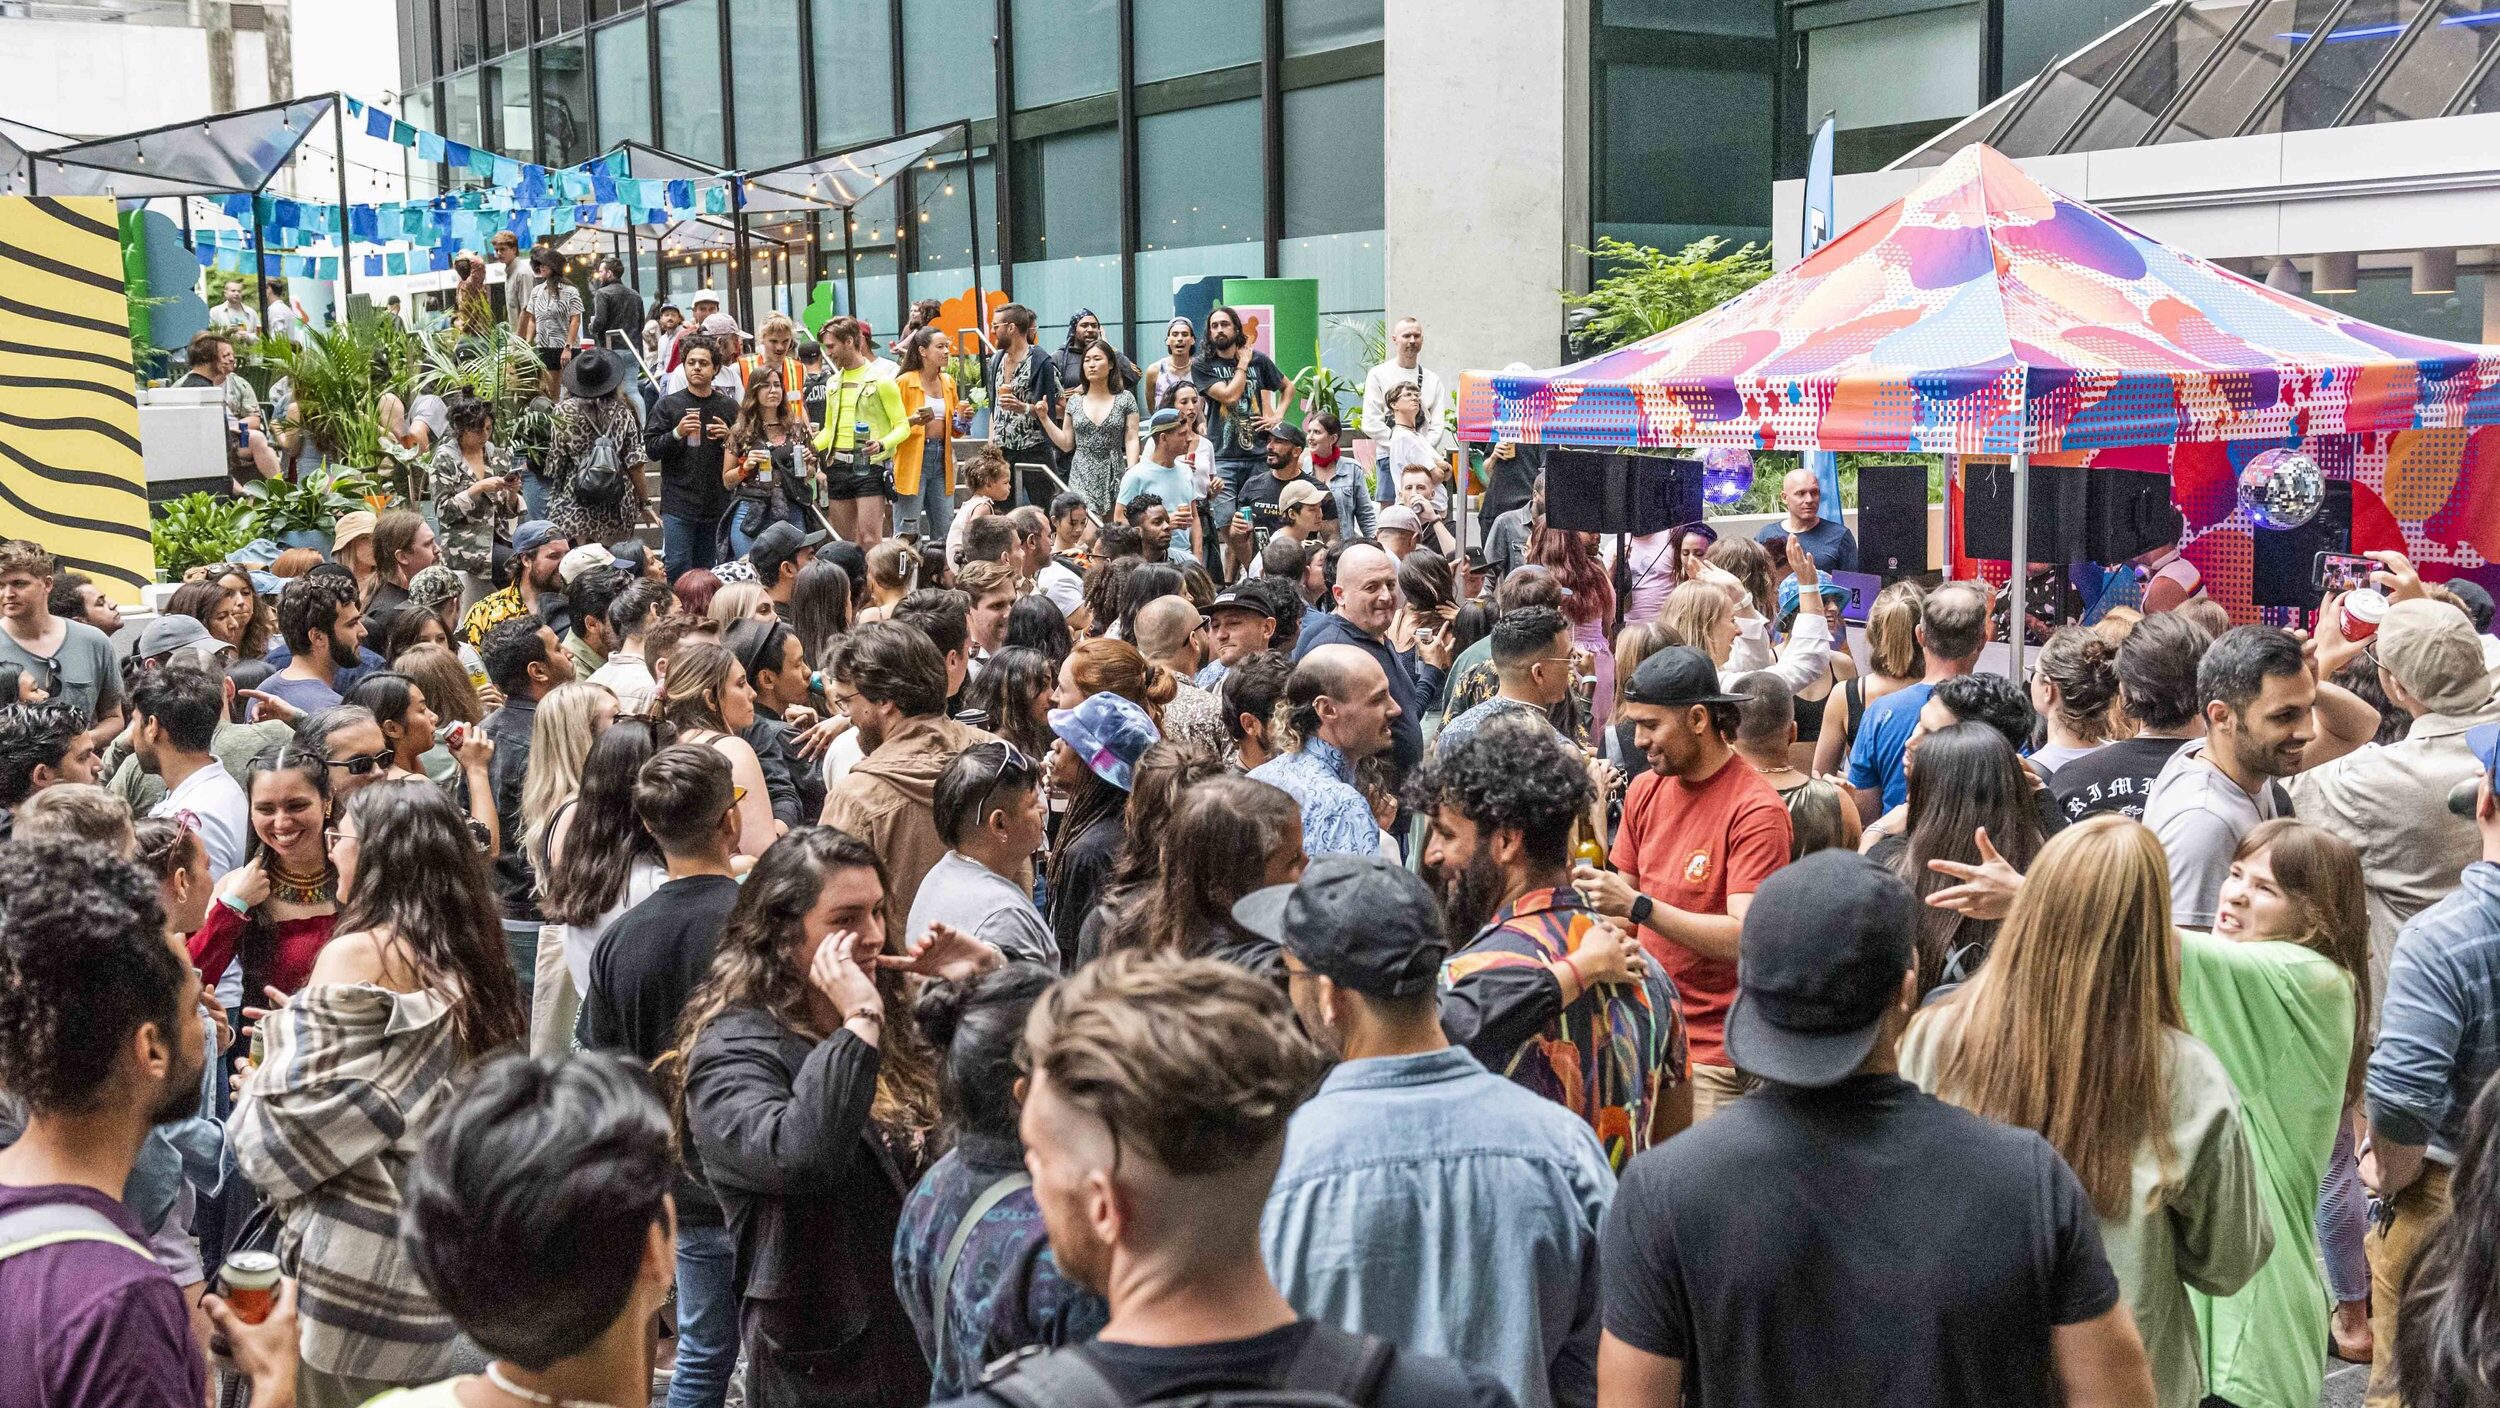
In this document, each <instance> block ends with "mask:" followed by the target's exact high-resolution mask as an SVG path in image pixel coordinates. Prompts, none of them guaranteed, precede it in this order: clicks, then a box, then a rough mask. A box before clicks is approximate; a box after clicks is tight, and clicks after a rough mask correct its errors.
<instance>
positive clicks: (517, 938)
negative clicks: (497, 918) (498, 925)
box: [503, 919, 539, 1016]
mask: <svg viewBox="0 0 2500 1408" xmlns="http://www.w3.org/2000/svg"><path fill="white" fill-rule="evenodd" d="M538 927H539V924H538V921H537V920H535V919H506V920H505V921H504V922H503V946H504V951H505V952H506V953H509V954H510V955H511V956H512V976H513V977H514V978H515V979H516V980H518V981H519V983H520V985H521V1012H522V1014H523V1015H524V1016H526V1015H527V1014H528V1013H529V1010H530V990H531V989H533V988H535V987H537V986H538Z"/></svg>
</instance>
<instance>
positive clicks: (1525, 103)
mask: <svg viewBox="0 0 2500 1408" xmlns="http://www.w3.org/2000/svg"><path fill="white" fill-rule="evenodd" d="M1383 47H1384V50H1385V58H1384V68H1385V72H1386V81H1385V82H1384V83H1383V85H1382V86H1383V88H1384V89H1385V90H1386V108H1387V111H1386V113H1385V114H1384V117H1383V129H1382V131H1383V140H1384V145H1385V147H1386V156H1387V168H1388V169H1387V182H1388V188H1387V192H1386V205H1387V210H1388V224H1389V229H1388V245H1389V248H1388V304H1389V306H1388V317H1389V320H1390V321H1391V322H1392V323H1394V322H1395V321H1396V320H1397V319H1399V318H1402V317H1408V316H1412V317H1417V318H1421V319H1422V320H1423V324H1424V362H1425V364H1426V365H1427V366H1430V367H1431V368H1433V369H1434V370H1435V371H1438V372H1440V373H1441V374H1442V376H1444V377H1445V378H1447V379H1449V380H1450V381H1451V382H1452V383H1453V389H1455V382H1456V381H1457V378H1458V374H1459V373H1460V372H1461V371H1465V370H1468V369H1471V368H1473V369H1491V368H1498V367H1500V366H1502V365H1504V364H1505V363H1508V362H1512V361H1524V362H1526V363H1528V364H1529V365H1531V366H1537V367H1544V366H1551V365H1553V364H1554V362H1555V360H1556V359H1557V357H1558V355H1559V353H1560V348H1561V341H1562V330H1563V305H1562V299H1561V297H1560V293H1559V291H1560V290H1562V289H1564V288H1576V287H1583V286H1585V283H1586V274H1585V263H1586V261H1584V260H1583V259H1581V258H1580V257H1579V256H1578V255H1576V254H1574V253H1573V252H1572V251H1573V250H1574V249H1575V248H1576V247H1578V246H1580V245H1584V244H1586V243H1588V229H1589V215H1588V190H1589V181H1588V161H1589V111H1588V107H1589V0H1388V5H1387V21H1386V33H1385V43H1384V46H1383Z"/></svg>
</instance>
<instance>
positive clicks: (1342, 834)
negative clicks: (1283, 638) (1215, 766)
mask: <svg viewBox="0 0 2500 1408" xmlns="http://www.w3.org/2000/svg"><path fill="white" fill-rule="evenodd" d="M1284 709H1285V715H1286V720H1287V722H1288V724H1289V725H1290V727H1291V728H1292V730H1293V736H1294V738H1295V740H1296V746H1295V748H1294V750H1293V751H1292V752H1290V753H1280V754H1278V755H1277V756H1275V757H1273V758H1270V759H1268V760H1267V761H1266V762H1264V763H1261V764H1259V765H1258V766H1257V767H1255V768H1252V769H1251V770H1250V775H1251V776H1252V777H1255V778H1257V779H1258V780H1259V781H1261V782H1267V783H1273V784H1274V785H1276V786H1278V787H1281V788H1283V789H1284V790H1285V791H1286V792H1288V793H1290V794H1292V796H1293V799H1294V801H1296V802H1298V803H1300V804H1301V807H1302V850H1303V853H1304V854H1306V855H1310V856H1315V857H1316V856H1325V855H1358V856H1370V855H1379V854H1381V853H1382V849H1383V848H1382V843H1381V833H1380V823H1379V821H1378V820H1377V819H1376V818H1374V817H1373V815H1372V809H1371V804H1370V803H1369V802H1366V801H1364V800H1363V794H1362V793H1361V792H1360V791H1358V790H1356V788H1355V786H1354V769H1355V765H1356V764H1358V763H1360V762H1362V761H1363V760H1364V759H1365V758H1368V757H1371V756H1373V755H1374V754H1377V753H1381V752H1384V751H1386V750H1387V749H1388V747H1389V745H1390V736H1391V730H1392V729H1393V728H1394V727H1395V725H1396V723H1397V720H1398V718H1399V716H1400V713H1401V711H1400V709H1399V708H1398V702H1397V699H1396V698H1395V697H1394V696H1393V695H1392V693H1391V691H1390V679H1389V676H1388V674H1387V672H1385V671H1383V670H1382V669H1381V668H1380V662H1379V661H1378V660H1376V659H1374V658H1373V657H1372V655H1371V654H1370V652H1368V651H1365V650H1363V649H1362V648H1361V647H1359V646H1352V645H1320V646H1314V647H1312V649H1311V650H1310V651H1308V652H1307V653H1305V654H1304V655H1303V657H1302V659H1301V661H1300V663H1298V664H1296V665H1295V666H1294V667H1293V674H1292V675H1290V676H1289V677H1287V678H1286V680H1285V700H1284ZM1393 858H1394V857H1393Z"/></svg>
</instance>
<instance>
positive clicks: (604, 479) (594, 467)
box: [573, 432, 625, 510]
mask: <svg viewBox="0 0 2500 1408" xmlns="http://www.w3.org/2000/svg"><path fill="white" fill-rule="evenodd" d="M624 498H625V467H624V465H622V464H620V463H618V461H617V457H616V447H615V446H614V445H611V444H609V443H608V437H607V435H606V434H605V433H604V432H603V433H601V434H600V436H599V438H597V439H596V440H593V441H591V442H590V453H589V454H587V455H585V456H583V457H582V462H581V464H580V465H579V466H578V467H576V468H575V469H574V471H573V501H574V502H575V503H577V504H580V505H581V506H582V507H584V508H586V509H593V510H606V509H612V508H615V507H616V506H617V505H618V504H619V503H622V502H623V501H624Z"/></svg>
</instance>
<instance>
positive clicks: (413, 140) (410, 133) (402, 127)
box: [391, 122, 417, 147]
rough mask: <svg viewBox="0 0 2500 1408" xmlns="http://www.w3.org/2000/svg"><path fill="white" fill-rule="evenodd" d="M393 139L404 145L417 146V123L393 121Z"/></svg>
mask: <svg viewBox="0 0 2500 1408" xmlns="http://www.w3.org/2000/svg"><path fill="white" fill-rule="evenodd" d="M391 141H392V142H394V143H396V144H397V145H399V146H403V147H413V146H415V145H416V144H417V129H416V127H415V125H414V124H412V123H406V122H394V123H392V124H391Z"/></svg>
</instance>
